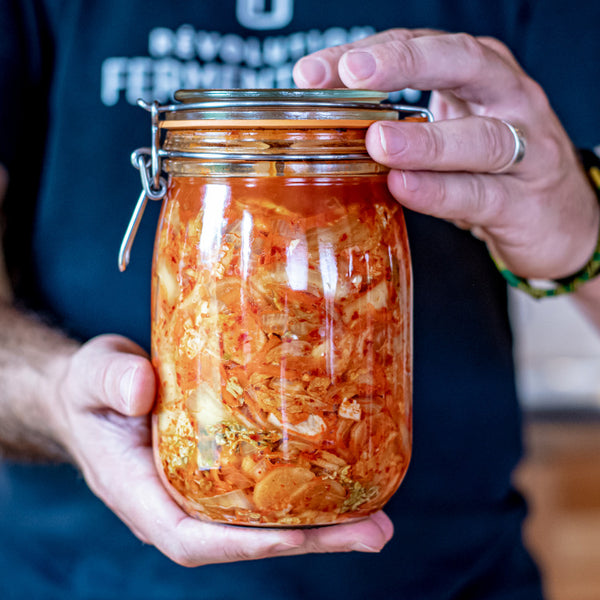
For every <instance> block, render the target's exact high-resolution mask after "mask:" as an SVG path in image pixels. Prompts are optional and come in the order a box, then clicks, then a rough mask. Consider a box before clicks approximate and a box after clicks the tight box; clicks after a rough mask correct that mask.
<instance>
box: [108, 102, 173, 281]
mask: <svg viewBox="0 0 600 600" xmlns="http://www.w3.org/2000/svg"><path fill="white" fill-rule="evenodd" d="M138 104H140V106H142V108H145V109H147V110H148V109H149V110H151V112H152V134H153V135H152V148H138V149H137V150H135V151H134V152H133V153H132V154H131V164H132V165H133V166H134V167H135V168H136V169H137V170H138V171H139V172H140V179H141V181H142V192H141V193H140V195H139V198H138V201H137V203H136V205H135V208H134V209H133V214H132V215H131V219H130V221H129V225H128V226H127V230H126V231H125V235H124V236H123V241H122V242H121V248H120V249H119V271H121V272H123V271H124V270H125V269H126V268H127V265H128V264H129V259H130V257H131V247H132V246H133V240H134V239H135V235H136V233H137V231H138V228H139V226H140V222H141V220H142V216H143V214H144V210H145V209H146V204H147V203H148V200H162V199H163V198H164V197H165V194H166V193H167V181H166V179H165V178H164V177H162V176H161V165H160V159H159V155H158V142H159V140H158V103H157V102H154V103H153V104H152V105H148V104H146V103H145V102H142V101H140V102H138ZM151 170H152V171H151Z"/></svg>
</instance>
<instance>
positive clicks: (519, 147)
mask: <svg viewBox="0 0 600 600" xmlns="http://www.w3.org/2000/svg"><path fill="white" fill-rule="evenodd" d="M502 123H504V124H505V125H506V126H507V127H508V129H509V130H510V132H511V134H512V136H513V140H514V141H515V150H514V152H513V155H512V156H511V157H510V160H509V161H508V162H507V163H506V164H505V165H504V166H503V167H501V168H500V169H496V170H495V171H492V173H506V171H508V170H509V169H512V167H514V166H515V165H518V164H519V163H520V162H521V161H522V160H523V158H524V156H525V147H526V144H525V138H524V137H523V134H522V133H521V131H520V130H519V129H517V128H516V127H515V126H514V125H511V124H510V123H509V122H508V121H504V120H502Z"/></svg>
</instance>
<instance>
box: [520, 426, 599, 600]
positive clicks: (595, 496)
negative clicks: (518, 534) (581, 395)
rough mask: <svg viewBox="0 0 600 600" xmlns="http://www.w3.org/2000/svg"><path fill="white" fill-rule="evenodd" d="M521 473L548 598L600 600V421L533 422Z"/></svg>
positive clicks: (528, 532)
mask: <svg viewBox="0 0 600 600" xmlns="http://www.w3.org/2000/svg"><path fill="white" fill-rule="evenodd" d="M525 440H526V458H525V460H524V461H523V463H522V464H521V466H520V468H519V469H518V471H517V474H516V482H517V485H518V486H519V487H520V488H521V489H522V490H523V492H524V493H525V495H526V496H527V498H528V500H529V503H530V511H531V513H530V517H529V519H528V521H527V523H526V526H525V538H526V540H527V543H528V545H529V547H530V550H531V551H532V553H533V554H534V556H535V557H536V559H537V561H538V564H539V565H540V566H541V568H542V572H543V575H544V581H545V588H546V594H547V597H548V600H600V419H598V418H590V419H582V420H581V421H577V422H575V421H572V420H570V419H568V420H551V421H550V420H535V419H533V420H531V419H529V420H528V422H527V424H526V428H525Z"/></svg>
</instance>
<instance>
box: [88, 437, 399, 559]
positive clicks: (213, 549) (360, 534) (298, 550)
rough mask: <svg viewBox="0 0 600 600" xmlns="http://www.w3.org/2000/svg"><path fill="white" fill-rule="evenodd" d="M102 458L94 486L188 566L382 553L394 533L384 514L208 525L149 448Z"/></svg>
mask: <svg viewBox="0 0 600 600" xmlns="http://www.w3.org/2000/svg"><path fill="white" fill-rule="evenodd" d="M102 461H103V462H102V471H103V474H101V475H99V474H98V472H93V473H86V479H87V480H88V483H89V484H90V486H91V487H92V489H94V491H96V493H98V495H99V496H100V497H102V498H103V499H104V501H105V502H106V503H107V504H108V505H109V506H110V508H111V509H112V510H113V511H114V512H115V513H116V514H117V515H118V516H119V517H120V518H121V519H122V520H123V521H124V522H125V523H126V524H127V525H128V526H129V527H130V529H131V530H132V531H133V532H134V533H135V534H136V535H137V536H138V537H139V538H140V539H141V540H142V541H144V542H146V543H151V544H153V545H155V546H156V547H157V548H158V549H159V550H161V552H163V553H164V554H165V555H166V556H168V557H169V558H170V559H171V560H174V561H175V562H177V563H178V564H181V565H183V566H187V567H195V566H200V565H204V564H209V563H223V562H233V561H241V560H254V559H259V558H268V557H275V556H290V555H298V554H306V553H309V552H310V553H325V552H348V551H361V552H378V551H379V550H381V548H382V547H383V546H384V544H385V543H386V542H387V541H388V540H389V539H390V538H391V536H392V533H393V526H392V524H391V521H390V520H389V519H388V517H387V516H386V515H384V514H383V513H377V514H375V515H372V516H371V517H370V518H368V519H365V520H362V521H359V522H356V523H349V524H343V525H336V526H332V527H324V528H317V529H310V530H295V529H289V530H285V529H269V528H264V529H263V528H248V527H235V526H228V525H221V524H213V523H205V522H202V521H199V520H197V519H194V518H191V517H189V516H187V515H186V514H185V513H184V512H183V511H182V510H181V509H180V508H179V507H178V506H177V504H176V503H175V502H174V501H173V499H172V498H171V497H170V495H169V494H168V493H167V491H166V490H165V488H164V487H163V485H162V483H161V481H160V479H159V477H158V475H157V471H156V468H155V467H154V463H153V459H152V455H151V450H150V449H149V448H138V449H137V450H132V449H131V448H129V449H127V451H126V452H121V451H120V450H119V447H118V445H116V446H115V445H114V444H113V447H112V450H108V452H107V451H106V449H105V450H104V452H103V459H102Z"/></svg>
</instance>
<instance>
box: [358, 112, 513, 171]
mask: <svg viewBox="0 0 600 600" xmlns="http://www.w3.org/2000/svg"><path fill="white" fill-rule="evenodd" d="M366 142H367V149H368V151H369V153H370V154H371V156H372V157H373V158H374V160H376V161H377V162H379V163H382V164H384V165H387V166H389V167H391V168H394V169H410V170H417V171H418V170H428V171H471V172H473V173H492V172H494V171H498V170H499V169H501V168H502V167H504V166H505V165H507V164H508V163H509V161H510V160H511V158H512V157H513V154H514V152H515V139H514V136H513V134H512V133H511V130H510V129H509V128H508V127H507V125H506V124H505V123H503V122H502V121H500V120H499V119H491V118H483V117H466V118H463V119H451V120H447V121H439V122H433V123H426V124H425V123H411V122H401V121H400V122H394V121H389V122H388V121H386V122H379V123H374V124H373V125H372V126H371V127H370V128H369V131H368V133H367V140H366ZM515 170H516V169H512V172H515Z"/></svg>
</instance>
